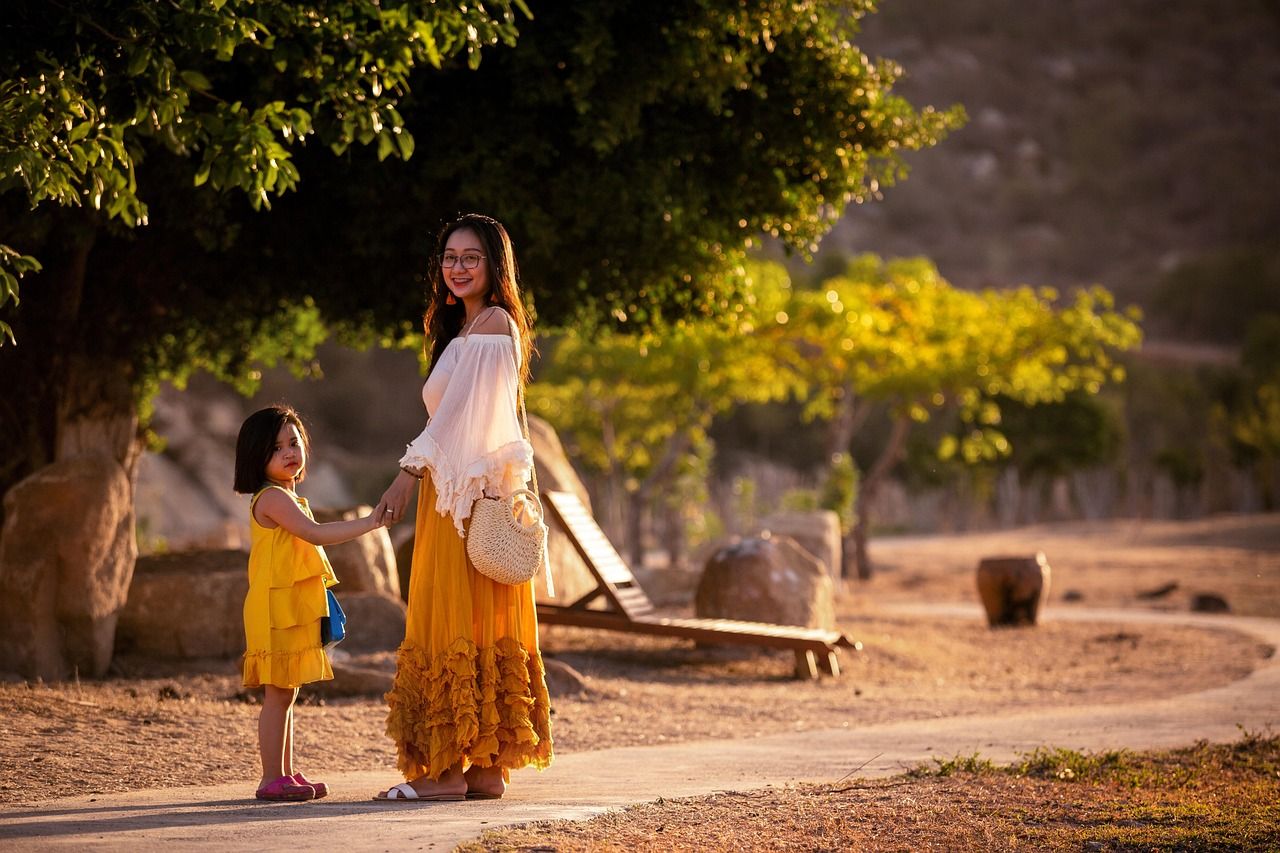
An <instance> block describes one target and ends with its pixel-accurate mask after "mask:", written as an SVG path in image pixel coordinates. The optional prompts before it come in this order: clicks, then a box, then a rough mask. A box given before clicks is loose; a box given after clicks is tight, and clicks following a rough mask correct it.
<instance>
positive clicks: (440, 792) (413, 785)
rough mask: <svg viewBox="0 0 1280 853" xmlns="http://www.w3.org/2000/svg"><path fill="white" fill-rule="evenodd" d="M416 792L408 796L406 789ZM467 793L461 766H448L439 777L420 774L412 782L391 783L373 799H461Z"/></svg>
mask: <svg viewBox="0 0 1280 853" xmlns="http://www.w3.org/2000/svg"><path fill="white" fill-rule="evenodd" d="M406 788H408V789H409V790H411V791H413V793H414V794H417V796H416V797H411V796H408V793H409V792H408V791H406V790H405V789H406ZM466 794H467V780H466V779H464V778H463V777H462V768H461V767H450V768H449V769H448V770H446V771H445V772H444V773H442V774H440V778H439V779H434V780H433V779H428V778H427V777H426V776H420V777H418V778H417V779H414V780H413V781H412V782H405V783H403V784H401V785H392V786H391V787H390V788H388V789H387V790H385V791H382V792H380V793H379V794H378V795H377V796H376V797H374V799H375V800H414V799H417V800H428V801H430V800H461V799H463V798H464V797H465V796H466Z"/></svg>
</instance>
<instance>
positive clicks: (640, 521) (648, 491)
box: [627, 432, 689, 566]
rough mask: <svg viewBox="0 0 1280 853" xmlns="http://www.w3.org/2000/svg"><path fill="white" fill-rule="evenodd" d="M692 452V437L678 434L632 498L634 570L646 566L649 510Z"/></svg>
mask: <svg viewBox="0 0 1280 853" xmlns="http://www.w3.org/2000/svg"><path fill="white" fill-rule="evenodd" d="M688 449H689V436H687V435H685V434H684V433H679V432H678V433H675V434H674V435H672V436H671V437H670V438H668V439H667V446H666V447H665V448H663V451H662V458H661V459H659V460H658V462H657V463H656V464H655V465H654V466H653V468H652V469H650V471H649V475H648V476H647V477H645V478H644V479H643V480H641V481H640V485H639V486H637V487H636V490H635V491H634V492H632V494H631V501H630V503H631V514H630V518H629V519H628V529H627V553H628V555H629V560H630V562H631V565H632V566H640V565H643V561H644V518H645V510H646V509H647V508H648V506H649V502H650V500H651V498H652V497H653V494H654V493H655V492H656V491H657V490H658V489H659V488H660V487H661V486H663V485H664V484H666V483H667V482H668V481H669V480H670V479H671V475H672V474H674V473H675V470H676V465H677V464H678V463H679V461H680V457H681V456H682V455H683V454H684V452H685V451H686V450H688Z"/></svg>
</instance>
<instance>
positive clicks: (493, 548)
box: [467, 489, 547, 584]
mask: <svg viewBox="0 0 1280 853" xmlns="http://www.w3.org/2000/svg"><path fill="white" fill-rule="evenodd" d="M521 499H523V501H524V505H523V511H521V509H522V508H521V507H520V506H519V503H518V502H519V501H520V500H521ZM546 544H547V525H546V524H545V523H544V522H543V520H542V502H541V501H540V500H538V495H537V493H536V492H532V491H530V490H529V489H516V490H515V491H513V492H512V493H511V494H509V495H507V496H506V497H501V498H489V497H484V498H480V499H478V500H477V501H476V502H475V505H474V506H472V508H471V526H470V527H469V528H468V529H467V556H468V557H470V558H471V562H472V564H473V565H474V566H475V567H476V571H478V572H479V573H480V574H482V575H484V576H485V577H487V578H490V579H491V580H495V581H497V582H498V583H508V584H521V583H524V582H525V581H527V580H529V579H531V578H532V577H533V576H534V575H536V574H537V573H538V569H540V568H541V567H542V560H543V556H542V555H543V553H544V551H545V549H546Z"/></svg>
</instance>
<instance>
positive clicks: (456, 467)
mask: <svg viewBox="0 0 1280 853" xmlns="http://www.w3.org/2000/svg"><path fill="white" fill-rule="evenodd" d="M516 352H518V349H517V348H516V346H515V343H514V340H513V338H512V337H509V336H506V335H478V334H477V335H470V336H468V337H465V338H455V339H454V340H453V341H451V342H450V344H449V346H448V348H446V350H445V352H444V353H443V354H442V356H441V358H440V359H439V361H438V362H437V364H436V365H435V367H434V368H433V369H432V372H431V375H430V376H429V377H428V378H427V383H426V386H425V387H424V389H423V400H424V402H425V403H426V406H427V411H428V412H429V413H430V417H431V420H430V423H429V424H428V426H427V429H426V430H424V431H423V434H422V435H421V436H419V437H418V438H417V439H415V440H414V442H413V443H412V444H410V445H409V448H408V452H407V453H406V454H405V457H404V458H403V459H402V460H401V464H407V465H412V466H413V467H415V468H425V469H426V470H427V471H428V472H429V473H428V475H427V476H426V477H424V478H423V480H422V485H421V487H420V490H419V493H418V517H417V525H416V528H415V535H416V538H415V541H414V548H413V567H412V573H411V576H410V581H409V609H408V613H407V614H406V625H405V638H404V642H403V644H401V646H400V649H399V652H398V654H397V657H396V677H395V682H394V684H393V686H392V688H391V692H390V693H388V694H386V699H387V703H388V706H389V708H388V715H387V734H388V735H389V736H390V737H391V738H392V739H393V740H394V741H395V742H396V748H397V752H398V753H399V762H398V763H399V767H400V770H401V772H402V773H404V776H405V778H406V779H410V780H412V779H417V778H419V777H422V776H426V777H428V778H431V779H438V778H440V775H441V774H442V773H443V772H444V771H445V770H447V769H448V768H449V767H451V766H453V765H455V764H457V763H458V762H459V761H462V762H464V763H466V764H474V765H478V766H480V767H492V766H498V767H501V768H502V769H503V776H504V777H506V776H508V773H507V771H509V770H514V769H517V768H520V767H526V766H533V767H537V768H539V769H541V768H543V767H546V766H547V765H548V764H550V763H551V758H552V742H551V705H550V701H549V699H548V697H547V685H546V677H545V672H544V670H543V664H542V654H541V652H539V650H538V619H537V613H536V611H535V610H534V596H533V582H532V581H530V582H526V583H523V584H520V585H517V586H511V585H507V584H502V583H497V582H495V581H492V580H490V579H489V578H487V577H485V576H483V575H481V574H480V573H479V572H477V571H476V570H475V567H474V566H472V565H471V563H470V561H469V560H468V559H467V552H466V540H465V538H464V536H465V531H466V525H467V523H468V518H469V516H470V511H471V504H472V503H473V502H474V500H475V498H477V497H479V496H480V494H481V493H482V492H483V491H484V490H486V489H487V490H489V491H490V492H491V493H507V492H509V491H510V490H511V489H513V488H517V487H520V486H523V485H524V484H525V482H526V481H527V480H528V476H529V472H530V469H531V468H532V465H533V449H532V447H531V446H530V445H529V443H528V442H527V441H526V440H525V439H524V437H523V435H522V434H521V432H520V424H519V421H518V416H517V413H516V389H517V387H518V379H517V374H516V369H515V366H514V365H515V357H516V356H515V353H516Z"/></svg>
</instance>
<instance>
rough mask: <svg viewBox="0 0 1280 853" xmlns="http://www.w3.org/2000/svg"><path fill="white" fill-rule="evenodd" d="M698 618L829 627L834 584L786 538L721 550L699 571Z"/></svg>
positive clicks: (832, 625)
mask: <svg viewBox="0 0 1280 853" xmlns="http://www.w3.org/2000/svg"><path fill="white" fill-rule="evenodd" d="M694 609H695V612H696V613H697V615H698V616H703V617H714V618H719V619H744V620H747V621H750V622H773V623H776V624H779V625H800V626H803V627H806V628H822V629H824V630H828V631H830V630H834V629H835V627H836V611H835V587H834V584H833V583H832V582H831V578H830V576H828V575H827V571H826V569H825V568H824V567H823V565H822V564H821V563H819V562H818V561H817V560H816V559H815V558H814V556H813V555H812V554H810V553H809V552H808V551H806V550H805V549H804V548H801V547H800V546H799V545H798V544H796V541H795V540H794V539H791V538H790V537H787V536H770V537H769V538H767V539H766V538H763V537H753V538H748V539H743V540H741V541H740V542H738V543H736V544H734V545H730V546H728V547H725V548H721V549H720V550H719V551H716V552H715V553H714V554H712V555H711V558H710V559H709V560H708V561H707V565H706V568H705V569H703V572H702V579H701V580H700V581H699V582H698V590H697V593H696V594H695V596H694Z"/></svg>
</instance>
